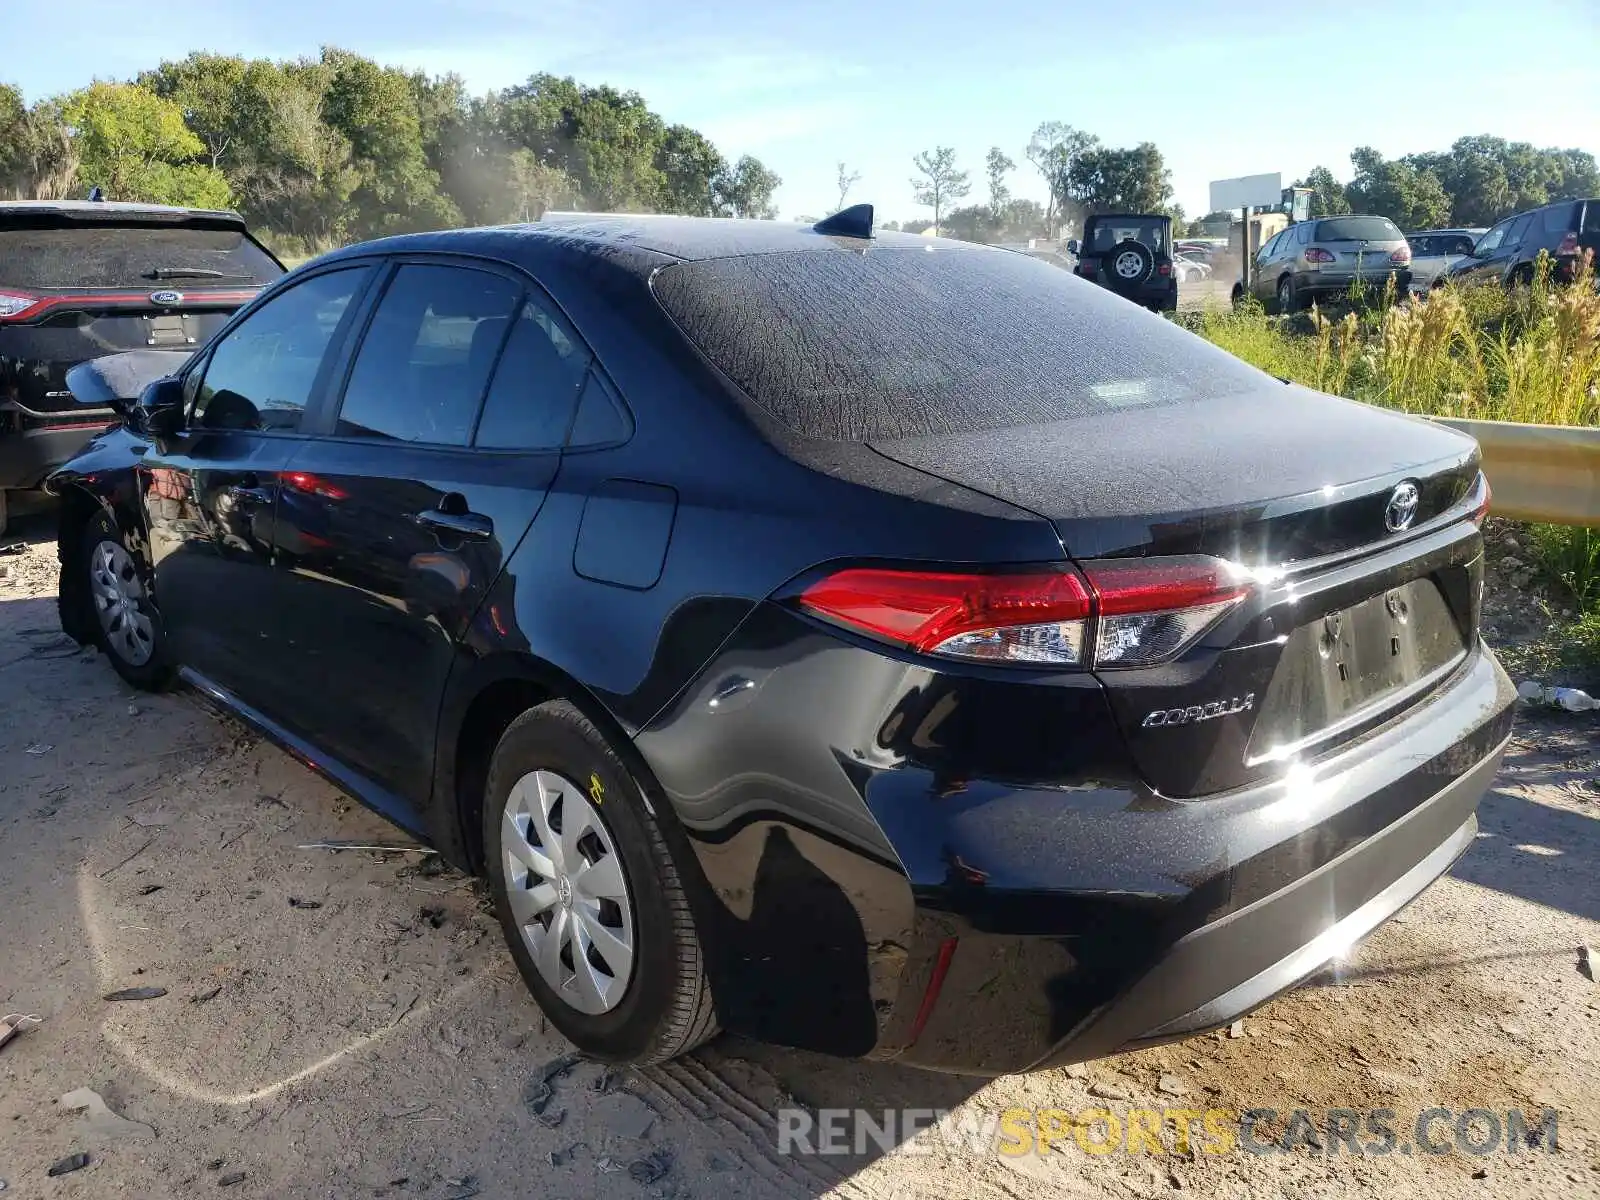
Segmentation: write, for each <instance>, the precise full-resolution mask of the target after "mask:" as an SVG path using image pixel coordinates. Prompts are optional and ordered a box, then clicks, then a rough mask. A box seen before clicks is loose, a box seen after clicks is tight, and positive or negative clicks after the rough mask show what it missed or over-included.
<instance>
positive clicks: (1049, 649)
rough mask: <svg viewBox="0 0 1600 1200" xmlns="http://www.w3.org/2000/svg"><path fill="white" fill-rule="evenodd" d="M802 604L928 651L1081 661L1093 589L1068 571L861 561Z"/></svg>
mask: <svg viewBox="0 0 1600 1200" xmlns="http://www.w3.org/2000/svg"><path fill="white" fill-rule="evenodd" d="M800 605H801V607H802V608H805V609H806V610H807V611H809V612H811V613H813V614H815V615H816V616H819V617H822V618H824V619H826V620H830V621H835V622H837V623H838V624H841V625H846V626H849V627H851V628H853V629H856V630H859V631H860V632H862V633H868V634H872V635H874V636H876V637H881V638H884V639H886V640H888V641H891V642H896V643H898V644H899V645H902V646H905V647H907V648H908V649H911V650H916V651H919V652H920V653H923V654H940V655H945V656H947V657H954V658H972V659H982V660H989V661H1000V662H1035V663H1066V664H1071V665H1076V664H1078V663H1081V662H1082V659H1083V634H1084V627H1085V624H1086V623H1087V620H1088V617H1089V591H1088V589H1087V588H1085V587H1084V585H1083V581H1082V580H1081V579H1079V578H1078V576H1077V575H1076V574H1075V573H1074V572H1073V571H1071V570H1068V569H1061V570H1054V569H1045V570H1039V571H1028V572H1019V573H1015V574H1005V575H976V574H967V573H957V572H947V571H896V570H885V569H879V568H873V567H861V568H849V569H847V570H843V571H838V572H835V573H834V574H832V575H829V576H827V577H826V578H824V579H821V580H818V581H817V582H816V583H814V584H812V585H811V586H810V587H808V588H806V590H805V591H804V592H803V593H801V595H800Z"/></svg>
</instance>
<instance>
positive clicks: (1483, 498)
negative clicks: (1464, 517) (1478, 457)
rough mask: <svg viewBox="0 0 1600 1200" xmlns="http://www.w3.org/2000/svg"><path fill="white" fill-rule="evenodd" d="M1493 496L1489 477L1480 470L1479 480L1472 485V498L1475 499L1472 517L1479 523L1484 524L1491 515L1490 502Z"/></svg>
mask: <svg viewBox="0 0 1600 1200" xmlns="http://www.w3.org/2000/svg"><path fill="white" fill-rule="evenodd" d="M1493 498H1494V496H1493V492H1492V491H1491V489H1490V487H1489V477H1488V476H1487V475H1485V474H1484V473H1483V472H1482V471H1479V472H1478V479H1477V482H1476V483H1474V484H1473V485H1472V499H1473V501H1474V503H1473V506H1472V519H1473V520H1474V521H1476V522H1477V523H1478V524H1479V525H1482V524H1483V520H1484V518H1485V517H1487V516H1488V515H1489V502H1490V500H1492V499H1493Z"/></svg>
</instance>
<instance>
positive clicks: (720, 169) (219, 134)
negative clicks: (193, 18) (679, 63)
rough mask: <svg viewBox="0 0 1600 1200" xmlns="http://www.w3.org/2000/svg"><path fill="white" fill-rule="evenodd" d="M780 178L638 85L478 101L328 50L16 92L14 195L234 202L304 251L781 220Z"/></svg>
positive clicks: (9, 152) (4, 174)
mask: <svg viewBox="0 0 1600 1200" xmlns="http://www.w3.org/2000/svg"><path fill="white" fill-rule="evenodd" d="M781 182H782V181H781V180H780V179H779V177H778V176H777V175H776V174H774V173H773V172H772V171H771V170H770V169H769V168H768V167H767V166H765V165H764V164H763V163H762V162H761V161H760V160H759V159H757V158H754V157H752V156H749V155H745V156H743V157H741V158H739V159H738V160H737V161H734V162H729V161H728V160H727V158H725V157H724V155H723V154H722V153H721V152H720V151H719V150H718V149H717V148H716V146H714V145H713V144H712V143H711V142H710V140H709V139H707V138H706V137H705V136H704V135H703V134H701V133H700V132H699V131H697V130H695V129H692V128H690V127H689V126H687V125H673V124H668V123H667V122H666V121H665V120H664V119H663V118H662V117H661V116H660V115H659V114H657V113H656V112H654V111H652V110H651V109H650V107H649V106H648V105H647V104H646V103H645V100H644V98H643V97H641V96H640V95H639V94H638V93H637V92H631V91H619V90H618V89H616V88H613V87H609V86H606V85H600V86H590V85H587V84H582V83H579V82H577V81H576V80H574V79H571V78H559V77H557V76H554V75H549V74H539V75H534V76H532V77H531V78H529V79H528V81H527V82H526V83H523V84H519V85H517V86H515V87H509V88H505V89H502V90H500V91H495V92H490V93H488V94H486V95H481V96H475V95H472V94H470V93H469V92H468V90H467V88H466V86H465V84H464V83H463V81H462V80H461V79H460V77H459V76H456V75H444V76H437V77H434V76H428V75H427V74H425V73H423V72H413V71H405V70H402V69H399V68H396V67H385V66H380V65H379V64H378V63H376V62H374V61H373V60H372V59H369V58H365V57H363V56H361V55H359V54H353V53H351V52H349V51H346V50H340V49H336V48H331V47H330V48H327V49H324V50H323V51H322V53H321V55H320V56H319V57H317V58H315V59H309V58H307V59H300V60H298V61H294V62H279V61H273V60H269V59H246V58H241V57H237V56H230V55H218V54H205V53H196V54H191V55H190V56H189V57H188V58H186V59H183V60H182V61H179V62H165V63H163V64H161V66H159V67H157V68H155V69H154V70H150V71H146V72H144V73H142V74H141V75H139V76H138V77H137V78H136V79H135V80H133V81H131V82H121V83H111V82H96V83H94V84H91V85H90V86H89V87H86V88H83V89H80V90H78V91H75V92H71V93H69V94H66V95H61V96H53V97H49V98H47V99H42V100H40V101H38V102H36V103H35V104H33V105H32V106H28V105H25V104H24V102H23V96H22V94H21V92H20V91H19V90H18V89H17V88H15V87H12V86H9V85H5V84H0V198H3V197H11V198H40V199H57V198H62V197H71V196H79V197H81V196H82V195H84V194H86V193H87V192H88V190H89V189H90V188H91V187H95V186H98V187H100V188H101V189H102V191H103V192H104V194H105V195H106V198H107V199H113V200H144V201H150V202H154V203H164V204H183V205H191V206H195V207H208V208H229V207H231V208H236V209H238V210H239V211H240V212H241V213H242V214H243V215H244V216H245V218H246V219H247V220H248V221H249V222H250V223H251V225H252V226H253V227H254V228H257V229H258V230H260V231H261V232H262V233H263V234H264V235H265V236H266V237H267V238H268V239H269V240H271V241H273V242H275V243H276V244H277V246H278V247H279V248H280V249H281V250H284V251H285V252H289V253H296V252H300V253H314V252H317V251H321V250H324V249H327V248H330V247H332V246H336V245H341V244H344V243H346V242H351V241H358V240H362V239H365V238H371V237H379V236H382V235H385V234H391V233H405V232H410V231H415V230H421V229H436V228H440V227H448V226H457V225H482V224H496V223H501V222H506V221H525V220H533V219H537V218H538V217H539V216H541V215H542V214H543V213H544V212H545V211H546V210H548V209H553V208H554V209H559V208H588V209H597V210H604V211H632V212H679V213H687V214H692V215H700V216H740V217H765V218H772V217H775V216H776V215H777V213H776V210H775V208H774V206H773V201H772V197H773V193H774V192H775V191H776V190H777V188H778V186H779V184H780V183H781Z"/></svg>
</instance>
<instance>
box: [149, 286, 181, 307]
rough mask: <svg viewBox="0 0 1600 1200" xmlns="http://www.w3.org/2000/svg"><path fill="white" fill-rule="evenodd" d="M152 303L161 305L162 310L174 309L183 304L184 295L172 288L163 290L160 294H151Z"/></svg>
mask: <svg viewBox="0 0 1600 1200" xmlns="http://www.w3.org/2000/svg"><path fill="white" fill-rule="evenodd" d="M150 303H151V304H159V305H161V307H162V308H172V307H173V306H174V305H178V304H182V303H183V293H182V292H175V291H173V290H172V289H171V288H163V289H162V290H161V291H159V292H151V293H150Z"/></svg>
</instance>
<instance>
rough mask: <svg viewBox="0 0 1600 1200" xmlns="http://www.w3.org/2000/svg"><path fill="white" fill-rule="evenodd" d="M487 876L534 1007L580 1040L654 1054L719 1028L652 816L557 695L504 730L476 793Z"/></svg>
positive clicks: (611, 1055) (589, 727) (601, 744)
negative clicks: (480, 794)
mask: <svg viewBox="0 0 1600 1200" xmlns="http://www.w3.org/2000/svg"><path fill="white" fill-rule="evenodd" d="M483 812H484V829H483V838H484V851H485V860H486V863H487V868H488V875H489V883H490V887H491V889H492V891H493V893H494V897H495V904H496V908H497V910H498V912H499V916H500V925H501V930H502V932H503V933H504V934H505V938H506V944H507V945H508V947H509V948H510V950H511V956H512V958H513V959H514V960H515V961H516V964H517V969H518V970H519V971H521V973H522V977H523V980H524V982H525V983H526V984H527V985H528V989H529V990H530V991H531V992H532V993H533V995H534V998H535V999H536V1000H537V1001H538V1002H539V1007H540V1008H542V1009H543V1010H544V1012H545V1015H546V1016H548V1017H549V1018H550V1021H551V1023H552V1024H554V1025H555V1027H556V1028H557V1029H559V1030H560V1031H561V1032H562V1033H563V1034H564V1035H565V1036H566V1037H567V1039H568V1040H569V1041H571V1042H572V1043H573V1044H574V1045H576V1046H577V1047H578V1048H579V1049H580V1050H582V1051H583V1052H584V1053H586V1054H589V1055H591V1056H593V1057H595V1058H599V1059H604V1060H607V1061H611V1062H630V1063H636V1064H641V1065H642V1064H647V1063H653V1062H661V1061H662V1060H664V1059H668V1058H672V1057H674V1056H675V1055H678V1054H682V1053H684V1052H686V1051H688V1050H692V1049H694V1047H696V1046H698V1045H700V1044H701V1043H702V1042H705V1041H707V1040H708V1039H710V1038H711V1037H713V1036H714V1035H715V1034H716V1032H717V1025H716V1017H715V1012H714V1010H713V1008H712V1002H711V991H710V985H709V984H708V982H707V980H706V975H705V970H704V964H703V960H702V955H701V950H700V942H699V938H698V936H697V935H696V932H695V927H694V920H693V917H692V916H691V914H690V911H689V902H688V898H687V897H686V896H685V894H684V890H683V887H682V885H681V883H680V881H679V878H678V873H677V869H676V867H675V866H674V864H673V861H672V856H671V853H670V852H669V851H668V849H667V844H666V841H665V839H664V837H663V836H662V831H661V827H660V825H659V824H658V823H657V821H656V818H655V816H654V815H653V814H652V813H651V811H650V809H649V807H648V806H647V804H646V802H645V798H644V795H643V793H642V792H641V791H640V789H639V787H638V785H637V784H636V783H635V782H634V780H633V777H632V774H631V773H630V772H629V771H628V769H627V767H626V766H624V765H623V763H622V760H621V759H619V758H618V757H617V755H616V754H615V753H614V752H613V751H612V749H611V747H610V746H609V745H608V744H607V742H606V739H605V736H604V735H603V734H602V733H601V732H600V730H599V729H597V728H596V727H595V726H594V724H593V723H592V722H590V721H589V720H588V718H586V717H585V716H584V715H583V714H582V713H580V712H579V711H578V710H577V709H576V708H574V707H573V706H572V705H571V704H570V703H568V702H566V701H564V700H558V701H552V702H550V703H548V704H541V705H539V706H538V707H537V708H533V709H530V710H529V711H527V712H525V713H523V714H522V715H521V716H520V717H518V718H517V719H516V720H515V721H513V722H512V723H511V725H510V727H509V728H508V729H507V730H506V732H505V734H504V735H503V736H502V737H501V739H500V744H499V745H498V746H497V747H496V748H495V752H494V757H493V759H492V760H491V763H490V767H489V778H488V785H487V788H486V795H485V797H484V806H483Z"/></svg>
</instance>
